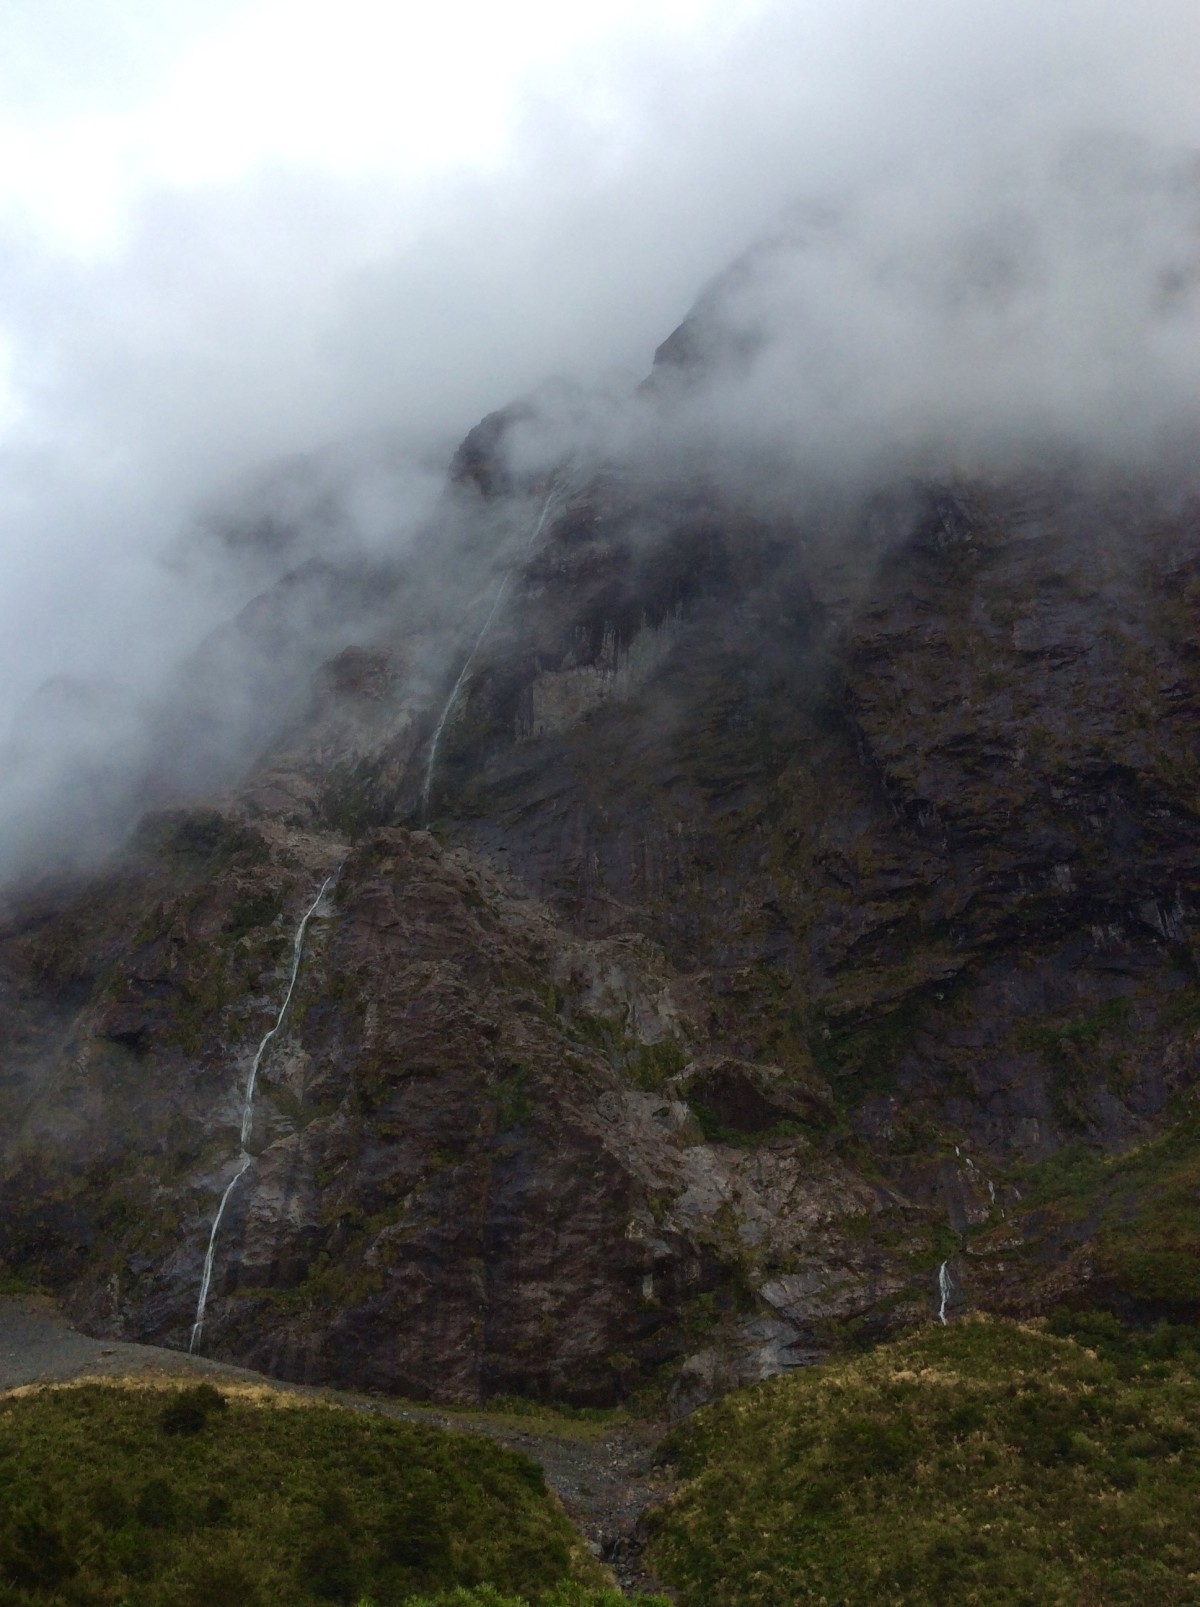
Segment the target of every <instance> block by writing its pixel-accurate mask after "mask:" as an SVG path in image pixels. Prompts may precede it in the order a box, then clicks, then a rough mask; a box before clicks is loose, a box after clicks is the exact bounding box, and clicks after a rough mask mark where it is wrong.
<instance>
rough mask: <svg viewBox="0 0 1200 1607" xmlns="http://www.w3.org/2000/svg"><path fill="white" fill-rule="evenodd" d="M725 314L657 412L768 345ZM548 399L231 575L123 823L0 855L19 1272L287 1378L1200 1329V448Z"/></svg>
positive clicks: (790, 1361)
mask: <svg viewBox="0 0 1200 1607" xmlns="http://www.w3.org/2000/svg"><path fill="white" fill-rule="evenodd" d="M768 256H770V253H768ZM749 271H750V270H749V269H747V268H746V267H745V265H743V266H742V267H741V268H739V270H738V272H737V273H735V275H734V276H733V280H732V283H733V284H734V285H735V287H739V288H738V294H740V293H741V290H740V287H741V286H743V285H744V283H745V278H746V274H747V273H748V272H749ZM726 304H727V296H726V291H725V290H724V289H723V288H722V286H720V285H718V286H717V287H716V288H715V289H714V290H713V291H712V292H710V295H709V298H708V299H707V300H706V301H705V302H704V303H702V304H701V308H700V311H699V312H698V313H697V314H696V315H695V318H694V319H693V320H691V321H690V322H689V323H688V324H685V325H684V326H683V329H682V331H681V332H679V333H677V334H676V335H675V336H673V337H671V339H670V340H668V341H667V342H666V343H665V344H664V346H663V347H662V348H661V349H660V354H659V360H658V364H657V367H656V370H655V374H654V376H653V377H652V380H651V382H650V383H649V385H648V386H647V387H644V389H643V395H642V403H641V405H642V406H644V407H645V408H646V409H648V410H649V411H648V413H647V415H646V416H648V417H655V418H662V417H664V416H670V417H673V418H675V419H676V420H678V418H679V416H680V415H679V414H678V413H672V411H671V410H672V409H673V408H677V407H682V408H683V416H684V418H685V422H686V420H687V418H689V417H691V419H692V422H693V424H694V422H695V417H696V415H688V414H687V409H688V408H690V407H692V405H693V401H692V399H693V398H694V397H695V396H696V395H703V394H704V393H705V387H706V386H707V385H709V382H710V379H711V376H712V374H713V373H714V372H717V373H720V374H724V375H727V374H728V372H729V366H730V365H732V366H733V368H734V369H738V368H739V365H744V364H746V363H748V362H751V361H752V360H753V343H750V344H747V343H746V342H745V341H743V340H740V339H734V338H732V337H730V338H729V339H726V338H725V331H724V328H723V326H722V323H721V317H720V309H721V308H722V307H723V306H724V305H726ZM714 308H715V309H716V310H715V311H714ZM735 332H736V330H735ZM680 396H682V397H683V399H684V400H683V402H682V403H680V402H679V397H680ZM543 423H544V408H541V409H540V408H539V404H536V403H530V404H522V405H521V406H519V407H515V408H513V409H508V410H505V411H504V412H502V413H500V414H496V415H493V416H492V417H491V418H489V419H487V420H485V421H484V422H483V423H482V424H481V425H480V426H478V427H477V429H476V430H474V431H473V432H472V433H471V434H470V435H469V436H468V437H467V439H466V441H465V442H464V443H463V446H462V448H461V449H460V451H459V453H458V455H457V456H456V458H455V460H454V463H453V465H452V469H451V474H450V477H449V482H448V486H447V491H446V495H445V499H444V501H443V503H442V505H441V508H440V510H439V512H438V513H437V514H436V515H435V517H434V520H433V523H432V526H431V530H430V532H428V533H427V536H426V539H425V540H424V541H423V542H421V543H420V544H418V545H417V546H415V547H414V548H413V549H412V550H411V551H410V552H408V553H405V554H399V555H396V556H394V557H391V558H388V559H386V560H384V559H379V558H375V559H373V560H372V561H371V562H369V563H368V562H367V561H366V560H364V559H362V558H347V557H344V556H341V557H339V556H337V555H336V554H335V555H333V556H331V557H328V558H321V557H319V556H318V557H313V556H310V557H308V558H307V559H306V561H305V562H304V563H303V564H302V566H301V567H300V568H299V569H297V570H296V571H294V572H292V573H290V574H289V575H288V576H286V577H285V578H284V579H282V580H281V581H280V582H279V583H278V584H276V585H275V586H273V587H272V588H270V589H269V590H268V591H267V592H265V593H264V594H263V595H262V596H261V597H259V598H258V599H257V600H255V601H254V602H253V603H252V604H251V605H250V606H249V607H247V608H246V609H245V610H244V611H243V613H242V614H241V615H240V616H239V617H238V618H237V619H236V620H234V621H232V622H231V623H230V624H229V625H228V626H227V627H226V628H225V630H224V631H222V632H221V633H219V634H218V636H217V637H216V638H214V639H213V640H212V641H210V642H209V643H208V644H207V645H206V647H205V648H204V649H202V650H201V653H200V654H199V655H198V657H197V658H196V659H195V660H193V661H192V662H191V663H190V664H189V665H188V666H187V668H186V670H185V672H184V673H183V675H182V676H181V678H180V687H179V690H178V692H177V694H176V695H175V700H174V701H173V702H172V703H171V704H170V710H171V715H170V718H169V719H165V720H164V725H163V728H162V729H161V730H160V731H159V732H158V733H157V735H156V738H155V743H154V745H153V746H154V754H155V757H154V759H153V761H152V762H151V763H150V764H149V766H148V768H147V770H146V771H145V779H144V781H143V783H142V784H141V785H140V796H141V798H142V801H143V803H145V802H146V801H147V800H150V801H151V807H150V808H149V809H148V810H147V811H146V812H145V813H144V814H143V815H142V817H141V819H140V821H139V823H138V824H137V826H136V829H135V830H134V831H133V832H132V834H131V835H130V836H129V838H128V840H127V841H126V843H125V844H124V846H123V848H122V849H121V851H120V852H119V853H118V854H116V855H115V856H114V857H113V858H112V859H111V860H110V861H108V862H107V863H106V864H105V865H104V866H103V867H102V868H101V869H100V870H99V871H98V872H96V873H94V874H88V875H86V876H84V875H82V874H81V873H78V872H76V873H72V874H64V875H60V876H56V877H51V876H43V877H42V878H41V879H40V880H38V879H29V878H26V879H25V880H24V881H23V882H21V883H20V884H17V885H14V887H13V888H12V890H11V891H10V893H9V895H8V897H7V902H6V906H5V910H4V916H3V926H2V929H0V997H2V1000H3V1003H2V1009H3V1018H4V1020H5V1022H6V1024H7V1041H6V1044H5V1047H4V1050H3V1060H2V1063H0V1064H2V1070H0V1128H2V1131H3V1134H4V1137H3V1140H2V1148H0V1258H2V1260H3V1263H4V1266H5V1267H6V1268H7V1269H8V1271H9V1273H10V1274H11V1275H12V1276H14V1277H16V1278H20V1279H25V1280H30V1281H34V1282H37V1283H41V1284H45V1285H47V1286H48V1287H50V1288H52V1289H54V1290H55V1291H57V1292H58V1293H59V1294H61V1296H62V1297H63V1299H64V1300H65V1301H66V1303H67V1306H68V1309H69V1310H70V1311H71V1313H72V1314H73V1315H74V1317H75V1318H76V1320H78V1321H79V1322H80V1323H81V1324H83V1325H84V1326H85V1327H86V1328H88V1329H89V1331H92V1332H95V1333H98V1334H111V1335H120V1336H122V1337H125V1338H136V1339H140V1340H150V1341H153V1342H156V1343H161V1344H166V1345H173V1346H180V1347H182V1346H187V1345H188V1344H189V1343H195V1344H196V1345H198V1347H199V1348H200V1349H202V1350H203V1351H204V1352H205V1353H208V1354H212V1355H217V1356H221V1357H224V1358H226V1359H231V1360H236V1361H239V1362H242V1363H244V1364H246V1365H250V1366H255V1367H259V1368H262V1369H263V1370H265V1371H267V1372H270V1373H273V1374H275V1375H276V1376H279V1377H283V1378H291V1379H302V1380H310V1381H318V1380H324V1381H335V1382H340V1383H352V1384H354V1385H356V1386H359V1387H364V1388H372V1389H379V1390H386V1391H389V1392H394V1393H401V1394H408V1395H414V1396H418V1397H428V1398H433V1399H441V1400H458V1401H474V1400H480V1399H485V1398H487V1397H489V1396H493V1395H497V1394H521V1395H529V1396H536V1397H542V1398H557V1399H562V1400H565V1401H569V1402H575V1403H581V1404H609V1403H612V1402H615V1401H617V1400H620V1399H623V1398H627V1397H629V1396H631V1395H633V1394H635V1393H636V1392H638V1391H645V1390H647V1389H655V1390H657V1389H663V1390H665V1391H666V1392H667V1393H668V1395H669V1397H670V1400H671V1402H672V1405H673V1407H674V1409H675V1410H677V1411H684V1410H686V1409H688V1408H689V1407H690V1406H692V1405H694V1404H695V1403H697V1402H698V1401H700V1400H702V1399H704V1398H706V1397H708V1396H710V1395H713V1394H716V1393H720V1392H722V1391H723V1390H725V1389H728V1388H729V1387H732V1386H735V1385H737V1384H740V1383H745V1382H748V1381H751V1380H754V1379H757V1378H762V1377H765V1376H768V1375H770V1374H772V1373H776V1372H779V1371H782V1370H786V1369H789V1368H793V1367H796V1366H799V1365H803V1364H804V1363H806V1362H809V1361H811V1360H813V1359H814V1358H816V1357H819V1356H822V1355H824V1354H826V1353H827V1352H829V1351H830V1350H833V1349H837V1348H840V1347H844V1346H845V1345H847V1344H860V1343H862V1342H864V1341H868V1340H872V1339H876V1338H881V1337H884V1336H887V1335H890V1334H893V1333H895V1332H898V1331H901V1330H903V1329H906V1328H908V1327H910V1326H912V1325H915V1324H918V1323H921V1322H923V1321H928V1320H929V1319H930V1318H931V1317H933V1316H936V1315H937V1314H939V1312H940V1314H941V1315H943V1316H950V1317H954V1316H957V1315H958V1314H960V1313H961V1312H963V1311H965V1310H987V1311H993V1312H1001V1313H1008V1314H1015V1315H1028V1314H1034V1313H1038V1312H1045V1311H1048V1310H1051V1309H1053V1308H1055V1307H1058V1306H1060V1305H1064V1304H1065V1305H1068V1306H1072V1305H1073V1306H1076V1307H1084V1308H1091V1307H1096V1308H1101V1309H1106V1310H1112V1311H1115V1312H1117V1313H1119V1314H1120V1315H1122V1316H1123V1317H1126V1318H1133V1319H1137V1320H1141V1319H1152V1318H1156V1317H1160V1316H1170V1317H1173V1318H1176V1319H1182V1320H1195V1319H1196V1318H1197V1317H1198V1316H1200V1313H1198V1312H1197V1304H1198V1302H1197V1296H1196V1288H1197V1283H1196V1278H1195V1273H1196V1269H1197V1258H1198V1256H1200V1211H1198V1209H1197V1205H1196V1194H1195V1182H1196V1177H1197V1174H1198V1173H1200V1133H1198V1131H1197V1121H1196V1114H1195V1103H1194V1089H1195V1083H1196V1061H1197V1043H1198V1041H1200V1040H1198V1034H1200V978H1198V976H1197V969H1196V947H1195V944H1196V935H1195V934H1196V911H1197V896H1198V887H1200V869H1198V866H1200V861H1198V858H1197V848H1198V845H1200V815H1198V811H1197V798H1198V796H1200V756H1198V752H1197V737H1198V735H1200V726H1198V711H1200V649H1198V642H1200V636H1198V623H1200V621H1198V617H1197V614H1198V610H1200V503H1198V501H1197V496H1196V489H1195V486H1194V483H1193V482H1192V481H1191V480H1190V478H1189V475H1188V474H1187V473H1186V472H1185V471H1184V470H1181V469H1180V468H1178V466H1176V467H1174V468H1167V467H1162V466H1157V465H1156V466H1154V467H1150V466H1147V465H1145V464H1140V465H1137V466H1133V467H1131V466H1129V463H1128V462H1126V463H1124V464H1122V465H1118V464H1117V463H1115V462H1114V461H1113V460H1111V459H1106V458H1105V457H1104V456H1103V454H1095V455H1093V456H1087V455H1086V454H1080V453H1078V452H1068V451H1066V450H1063V449H1061V448H1060V447H1057V446H1056V447H1055V448H1054V449H1053V450H1048V451H1046V452H1043V453H1041V454H1040V455H1034V456H1033V457H1031V458H1027V459H1025V460H1021V461H1019V462H1018V461H1017V460H1016V459H1012V460H1010V461H1008V462H1006V464H1005V465H1004V467H1003V468H997V467H996V466H995V465H993V466H991V467H983V468H974V469H971V470H969V471H968V470H966V469H963V468H956V467H954V466H953V465H952V464H948V463H946V462H943V463H941V464H940V465H939V466H938V467H937V468H936V471H935V470H934V469H931V467H930V464H929V462H928V460H926V461H924V462H923V463H922V465H921V467H920V472H917V471H916V470H915V469H914V470H909V471H903V472H902V471H901V470H900V469H899V468H896V467H895V466H894V465H893V466H890V467H888V468H886V470H885V469H884V468H882V467H880V466H879V465H875V466H874V468H873V470H872V473H871V475H870V476H869V477H866V478H863V477H858V478H857V479H854V478H848V477H846V476H842V477H840V478H839V477H838V476H831V477H827V478H824V479H822V478H820V477H815V478H814V479H812V480H811V481H810V482H809V483H807V484H801V483H799V482H798V481H797V480H796V479H795V478H793V479H790V480H789V479H788V478H787V477H786V476H784V477H783V478H782V479H779V480H778V481H777V482H776V481H772V482H771V483H770V484H767V481H766V478H765V477H766V476H767V472H768V471H767V468H765V467H763V466H762V464H761V463H759V462H758V461H757V460H756V461H755V462H751V463H750V464H748V465H747V464H745V463H743V465H742V467H741V469H740V471H739V472H738V473H734V474H731V473H730V472H729V466H728V464H727V463H725V462H722V461H718V459H717V458H716V457H714V456H713V455H712V454H710V453H709V452H708V451H707V449H706V446H705V440H706V437H705V436H704V435H703V432H701V431H699V430H698V428H697V431H696V433H694V434H693V435H692V436H691V437H690V438H689V437H688V436H687V431H686V429H684V428H683V427H682V426H679V425H678V423H676V424H675V425H672V432H668V433H669V435H670V443H671V444H670V450H666V449H665V448H664V449H663V450H662V451H661V452H657V450H656V449H652V447H653V443H652V447H647V448H645V449H644V450H639V451H633V452H629V453H627V454H625V455H624V456H622V455H621V454H619V453H616V452H613V451H609V452H605V453H600V454H598V455H596V454H593V455H592V456H591V457H590V458H588V459H586V460H581V458H580V457H579V456H578V455H576V456H574V457H571V456H565V455H561V454H560V455H558V456H557V457H551V458H550V460H548V461H546V460H543V461H540V462H539V461H538V459H537V452H536V450H535V448H536V438H537V435H538V431H539V429H541V428H542V425H543ZM689 427H691V426H689ZM663 438H664V437H656V438H655V439H656V440H658V441H659V442H660V444H661V440H662V439H663ZM531 443H532V444H531ZM681 443H682V444H681ZM772 451H773V452H777V448H775V447H773V448H772ZM772 464H773V467H772V468H771V471H770V472H771V473H772V474H774V473H775V472H776V470H777V468H778V464H777V460H776V458H773V459H772ZM768 493H769V494H768ZM247 539H252V537H247ZM271 541H272V543H273V544H274V545H275V546H278V544H279V533H278V531H277V530H275V529H274V528H272V531H271ZM231 732H232V735H231V734H230V733H231ZM214 754H215V755H216V757H215V758H214V757H213V755H214ZM250 754H253V757H252V758H250V757H248V755H250ZM206 778H207V779H206ZM202 783H203V784H204V785H205V786H206V787H207V789H208V790H207V791H205V792H203V793H201V792H198V790H197V789H199V788H200V787H201V785H202ZM322 889H324V891H323V892H322ZM251 1082H252V1084H253V1086H252V1094H253V1097H252V1099H249V1100H248V1098H247V1089H248V1085H249V1084H250V1083H251ZM214 1223H216V1228H215V1229H214ZM206 1259H207V1267H206ZM202 1288H203V1289H204V1291H205V1294H206V1296H207V1300H206V1302H202V1301H201V1290H202ZM198 1303H199V1309H198ZM200 1319H202V1321H200V1325H199V1326H197V1324H198V1320H200Z"/></svg>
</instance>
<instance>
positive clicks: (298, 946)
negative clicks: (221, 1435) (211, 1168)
mask: <svg viewBox="0 0 1200 1607" xmlns="http://www.w3.org/2000/svg"><path fill="white" fill-rule="evenodd" d="M341 868H342V867H341V865H339V866H338V868H337V870H333V871H330V873H329V875H328V876H326V878H325V880H324V881H323V882H322V883H321V890H320V892H319V893H318V894H317V896H316V898H314V899H313V901H312V903H311V904H310V905H309V906H308V908H307V909H306V910H305V912H304V914H303V915H302V916H301V918H300V925H299V926H298V927H297V928H296V936H295V938H294V940H293V942H292V974H291V976H290V977H289V978H288V985H287V992H286V993H285V994H284V996H283V1003H282V1004H281V1005H280V1006H279V1014H278V1015H277V1016H276V1017H275V1021H274V1024H273V1025H272V1026H271V1027H270V1028H268V1030H267V1031H266V1032H265V1033H264V1034H263V1039H262V1042H261V1043H260V1044H259V1046H258V1051H257V1053H256V1054H255V1056H254V1061H253V1063H252V1065H251V1067H250V1076H249V1079H248V1080H247V1083H246V1098H245V1101H244V1103H243V1105H242V1130H241V1142H240V1147H239V1151H238V1168H237V1171H236V1172H235V1173H234V1174H233V1176H232V1177H231V1178H230V1179H229V1182H228V1183H226V1185H225V1192H224V1193H223V1194H222V1195H221V1201H220V1204H219V1205H218V1206H217V1214H216V1216H214V1217H213V1225H212V1231H211V1232H210V1233H209V1235H208V1249H207V1251H206V1252H205V1255H204V1271H203V1273H202V1274H201V1277H200V1298H199V1299H198V1300H197V1302H196V1320H195V1322H194V1323H193V1324H192V1337H191V1339H190V1340H189V1341H188V1354H189V1355H190V1354H191V1353H192V1352H193V1351H194V1350H195V1348H196V1346H197V1345H198V1344H199V1342H200V1335H201V1333H202V1332H203V1329H204V1312H205V1308H206V1307H207V1305H208V1289H209V1285H210V1284H211V1283H212V1272H213V1261H214V1259H215V1257H216V1253H217V1235H218V1234H219V1233H220V1231H221V1219H222V1217H223V1216H224V1215H225V1207H226V1206H227V1205H228V1204H229V1196H230V1195H231V1194H232V1193H233V1191H234V1189H235V1188H236V1187H237V1185H238V1183H239V1182H240V1180H241V1179H242V1177H243V1176H244V1175H245V1173H246V1171H247V1169H248V1168H249V1166H250V1164H251V1162H252V1161H253V1159H254V1157H253V1156H252V1155H251V1154H250V1152H249V1151H248V1150H247V1148H246V1145H247V1144H248V1143H249V1142H250V1134H251V1131H252V1130H253V1126H254V1090H255V1088H256V1086H257V1084H258V1068H259V1067H260V1066H261V1065H262V1061H263V1056H264V1054H266V1051H267V1045H268V1044H269V1043H270V1042H271V1039H272V1038H274V1036H275V1035H276V1033H277V1032H278V1031H279V1029H280V1027H281V1026H282V1025H283V1018H284V1016H286V1015H287V1011H288V1005H289V1004H291V1002H292V994H293V993H294V992H295V991H296V978H297V977H298V976H299V975H300V959H301V956H302V955H303V953H304V934H305V932H306V931H307V930H308V923H309V921H310V920H311V919H312V917H313V915H314V914H315V913H316V909H317V906H318V904H320V902H321V900H322V899H323V898H324V897H325V893H326V891H327V889H328V887H329V884H330V883H331V882H332V881H333V880H334V878H335V877H336V876H337V874H338V871H340V870H341Z"/></svg>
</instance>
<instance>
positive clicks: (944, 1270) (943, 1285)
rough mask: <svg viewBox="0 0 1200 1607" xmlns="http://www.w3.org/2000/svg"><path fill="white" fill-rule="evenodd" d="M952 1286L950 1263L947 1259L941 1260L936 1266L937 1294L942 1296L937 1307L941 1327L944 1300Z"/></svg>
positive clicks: (946, 1298) (944, 1309)
mask: <svg viewBox="0 0 1200 1607" xmlns="http://www.w3.org/2000/svg"><path fill="white" fill-rule="evenodd" d="M953 1288H954V1284H953V1283H952V1282H951V1279H950V1263H949V1261H943V1262H942V1264H941V1266H940V1267H939V1268H938V1294H939V1295H940V1296H941V1297H942V1303H941V1305H940V1306H939V1307H938V1321H939V1322H940V1323H941V1324H942V1325H943V1327H944V1326H945V1322H946V1302H947V1300H949V1298H950V1292H951V1290H952V1289H953Z"/></svg>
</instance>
